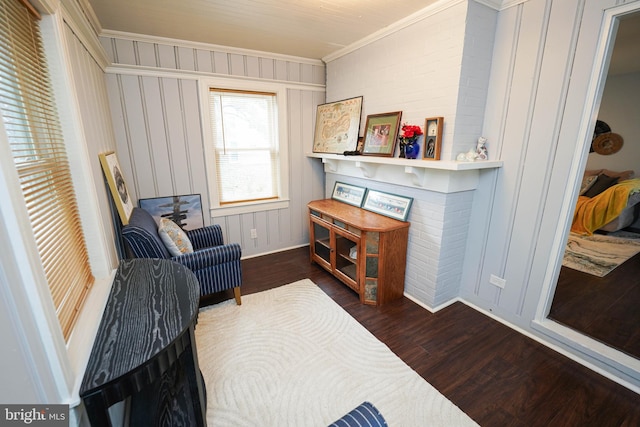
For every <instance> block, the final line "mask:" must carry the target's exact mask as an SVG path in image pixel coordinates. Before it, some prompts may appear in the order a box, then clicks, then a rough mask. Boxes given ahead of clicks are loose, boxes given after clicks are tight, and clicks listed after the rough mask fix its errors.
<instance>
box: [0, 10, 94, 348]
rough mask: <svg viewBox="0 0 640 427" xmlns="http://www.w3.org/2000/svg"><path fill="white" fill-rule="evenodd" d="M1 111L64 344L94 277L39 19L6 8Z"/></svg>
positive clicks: (0, 53) (1, 29) (0, 13)
mask: <svg viewBox="0 0 640 427" xmlns="http://www.w3.org/2000/svg"><path fill="white" fill-rule="evenodd" d="M0 38H1V41H2V43H0V110H1V114H2V120H3V122H4V126H5V128H6V132H7V136H8V139H9V144H10V146H11V150H12V153H13V158H14V163H15V165H16V169H17V171H18V176H19V179H20V185H21V187H22V192H23V194H24V198H25V202H26V206H27V211H28V213H29V219H30V221H31V226H32V228H33V234H34V237H35V240H36V245H37V247H38V252H39V254H40V259H41V261H42V266H43V269H44V272H45V275H46V278H47V282H48V284H49V289H50V291H51V295H52V298H53V303H54V305H55V307H56V312H57V315H58V320H59V321H60V325H61V327H62V332H63V335H64V337H65V340H68V338H69V336H70V334H71V331H72V329H73V325H74V322H75V320H76V318H77V315H78V312H79V310H80V307H81V306H82V303H83V301H84V299H85V296H86V293H87V291H88V289H89V288H90V287H91V285H92V284H93V281H94V278H93V275H92V273H91V269H90V266H89V259H88V255H87V250H86V245H85V242H84V237H83V233H82V227H81V225H80V218H79V215H78V208H77V203H76V196H75V193H74V189H73V185H72V181H71V172H70V170H69V164H68V161H67V156H66V151H65V146H64V141H63V138H62V132H61V130H60V124H59V120H58V116H57V112H56V109H55V101H54V99H53V91H52V90H51V86H50V79H49V73H48V70H47V66H46V61H45V57H44V52H43V49H42V40H41V36H40V31H39V27H38V23H37V20H36V17H35V16H34V15H33V14H32V13H30V11H29V9H28V8H27V7H26V6H25V5H24V4H23V3H22V2H20V1H19V0H3V1H2V2H0Z"/></svg>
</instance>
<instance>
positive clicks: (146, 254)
mask: <svg viewBox="0 0 640 427" xmlns="http://www.w3.org/2000/svg"><path fill="white" fill-rule="evenodd" d="M122 236H123V237H124V239H125V240H126V241H127V243H128V244H129V248H130V249H131V251H132V252H133V255H134V257H135V258H164V259H167V258H170V257H171V255H170V254H169V251H167V248H166V246H165V245H164V242H163V241H162V240H161V239H160V235H159V234H158V225H157V224H156V220H155V219H153V217H152V216H151V215H150V214H149V213H148V212H147V211H145V210H144V209H141V208H133V211H132V212H131V216H130V217H129V224H127V225H125V226H124V227H123V228H122Z"/></svg>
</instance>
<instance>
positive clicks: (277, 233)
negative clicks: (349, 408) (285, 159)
mask: <svg viewBox="0 0 640 427" xmlns="http://www.w3.org/2000/svg"><path fill="white" fill-rule="evenodd" d="M101 43H102V45H103V46H104V48H105V50H106V51H107V52H108V55H109V56H110V58H111V60H112V61H113V63H114V65H113V66H112V67H110V68H109V69H108V72H107V77H106V78H107V87H108V91H109V98H110V101H111V102H110V104H111V114H112V116H113V121H114V128H115V134H116V140H117V144H118V145H117V146H118V148H117V152H118V156H119V159H120V163H121V166H122V168H123V171H124V174H125V178H126V179H127V182H128V185H129V187H131V192H132V194H133V196H134V198H135V199H136V200H137V199H139V198H149V197H161V196H168V195H176V194H200V195H201V196H202V202H203V210H204V214H205V224H210V223H217V224H220V225H221V226H222V227H223V230H224V234H225V239H226V240H227V241H229V242H238V243H240V244H241V245H242V249H243V256H250V255H256V254H262V253H267V252H272V251H277V250H282V249H286V248H290V247H295V246H300V245H305V244H308V242H309V240H308V239H309V237H308V225H307V222H306V204H307V202H308V201H310V200H313V199H317V198H322V197H323V195H324V191H323V180H324V177H323V172H322V166H321V165H320V164H318V163H317V162H314V161H312V160H311V159H307V158H306V157H305V155H304V154H305V152H308V151H311V146H312V141H313V130H314V126H315V113H316V106H317V105H318V104H321V103H323V102H324V100H325V93H324V65H323V64H322V63H321V62H320V61H313V60H305V59H296V58H284V57H269V56H268V55H267V54H265V55H263V56H256V55H257V53H255V52H245V53H243V52H241V51H237V50H229V51H225V50H224V49H223V48H221V47H219V46H207V45H201V44H193V43H188V42H179V41H168V40H166V39H163V40H158V41H154V40H152V39H148V38H146V39H135V38H130V37H125V36H123V35H112V36H108V37H107V36H105V37H102V38H101ZM202 76H215V77H226V78H229V79H233V78H237V79H240V80H242V81H246V80H247V79H255V80H260V81H277V82H278V83H279V84H284V85H286V86H287V111H286V112H285V114H286V116H287V121H288V129H287V133H288V136H289V141H288V144H289V145H288V150H289V165H288V167H289V175H290V180H289V196H290V201H289V207H288V208H286V209H274V210H268V211H261V212H250V213H244V214H238V215H229V216H222V217H216V218H215V219H213V218H210V217H209V215H208V211H209V210H208V207H209V196H208V188H207V186H208V184H207V183H208V180H207V173H206V167H205V162H204V159H205V156H204V146H203V144H204V138H203V130H202V127H201V112H200V107H199V106H200V102H199V98H198V96H199V95H198V93H199V90H198V80H197V79H198V78H199V77H202ZM252 229H255V230H256V234H257V236H258V237H257V238H256V239H252V238H251V230H252Z"/></svg>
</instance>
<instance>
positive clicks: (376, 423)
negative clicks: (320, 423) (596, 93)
mask: <svg viewBox="0 0 640 427" xmlns="http://www.w3.org/2000/svg"><path fill="white" fill-rule="evenodd" d="M329 427H388V425H387V422H386V421H385V419H384V417H383V416H382V414H381V413H380V411H378V408H376V407H375V406H373V405H372V404H371V403H369V402H362V403H361V404H360V406H358V407H357V408H355V409H354V410H353V411H351V412H349V413H348V414H347V415H345V416H344V417H342V418H340V419H339V420H338V421H336V422H334V423H333V424H331V425H330V426H329Z"/></svg>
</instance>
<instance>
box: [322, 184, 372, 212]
mask: <svg viewBox="0 0 640 427" xmlns="http://www.w3.org/2000/svg"><path fill="white" fill-rule="evenodd" d="M366 192H367V189H366V188H364V187H358V186H356V185H351V184H345V183H344V182H336V184H335V185H334V186H333V193H331V198H332V199H333V200H338V201H340V202H343V203H348V204H350V205H353V206H357V207H360V206H361V205H362V200H364V194H365V193H366Z"/></svg>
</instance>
